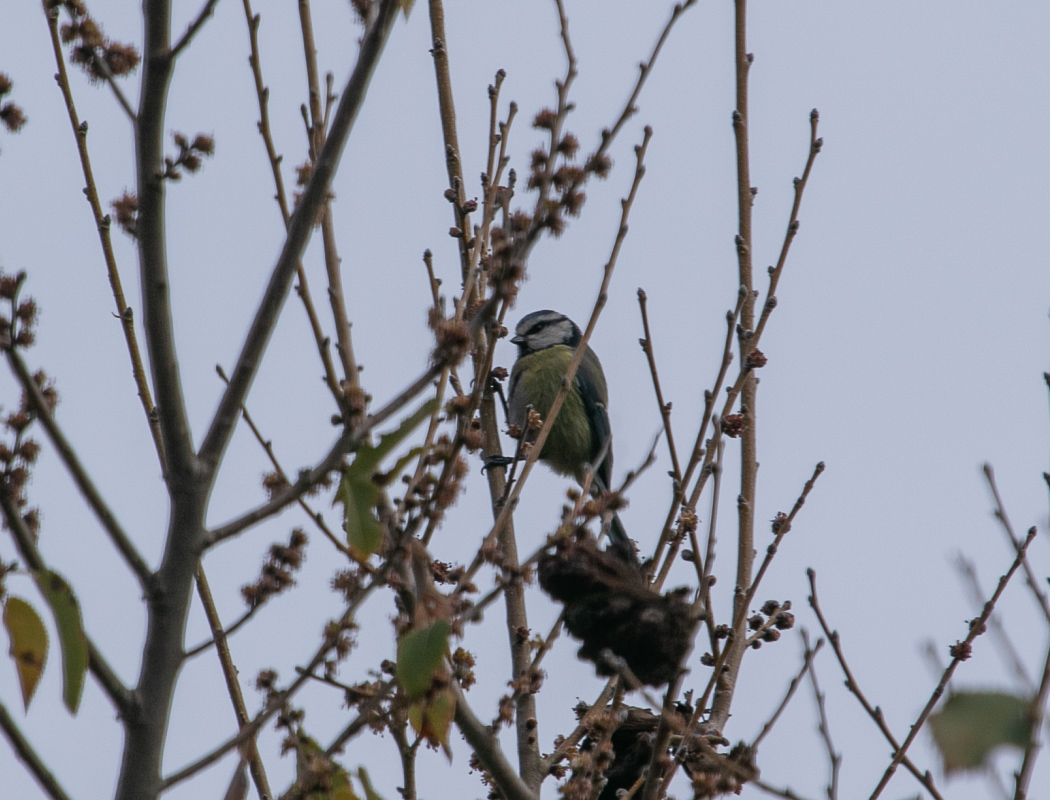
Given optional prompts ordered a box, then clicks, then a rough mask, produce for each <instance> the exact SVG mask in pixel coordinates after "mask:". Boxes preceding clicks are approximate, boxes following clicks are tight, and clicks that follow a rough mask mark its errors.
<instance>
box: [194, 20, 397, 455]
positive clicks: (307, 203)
mask: <svg viewBox="0 0 1050 800" xmlns="http://www.w3.org/2000/svg"><path fill="white" fill-rule="evenodd" d="M399 8H400V2H399V1H398V0H380V8H379V15H378V17H377V18H376V21H375V22H374V23H373V25H372V27H371V28H370V29H369V30H368V32H367V33H366V34H365V38H364V40H363V41H362V43H361V50H360V52H359V53H358V57H357V64H356V66H355V67H354V71H353V73H352V74H351V75H350V79H349V81H348V82H347V85H346V88H345V89H344V90H343V93H342V96H341V97H340V99H339V107H338V109H337V110H336V113H335V117H334V118H333V120H332V127H331V130H330V131H329V133H328V138H327V140H326V141H325V144H324V147H323V148H322V150H321V152H320V154H319V155H318V158H317V162H316V163H315V164H314V169H313V174H312V175H311V177H310V182H309V184H307V186H306V189H305V190H304V191H303V196H302V199H301V200H300V201H299V205H298V207H297V208H296V210H295V213H294V214H293V215H292V219H291V223H290V225H289V228H288V238H287V239H286V240H285V243H284V248H283V249H282V251H281V255H280V258H278V260H277V264H276V266H275V267H274V269H273V272H272V274H271V276H270V283H269V285H268V286H267V288H266V292H265V294H264V296H263V300H262V303H261V304H260V306H259V309H258V311H257V312H256V315H255V319H254V320H253V321H252V325H251V328H250V329H249V331H248V336H247V338H246V339H245V342H244V346H243V348H242V350H241V354H240V356H239V357H238V358H237V364H236V366H235V367H234V369H233V371H232V372H231V374H230V385H229V387H228V388H227V390H226V391H225V392H224V393H223V396H222V399H221V400H220V401H219V409H218V411H216V413H215V417H214V418H213V419H212V423H211V427H210V428H209V430H208V433H207V435H206V436H205V438H204V443H203V444H202V445H201V449H200V458H201V461H202V462H203V463H204V465H205V466H204V469H205V470H206V471H208V472H214V471H215V469H216V468H217V467H218V464H219V461H220V460H221V458H222V454H223V452H224V451H225V450H226V446H227V445H228V444H229V441H230V436H231V435H232V433H233V428H234V425H235V424H236V421H237V414H238V412H239V411H240V407H241V404H242V403H243V402H244V400H245V398H246V397H247V394H248V390H249V389H250V388H251V384H252V381H253V380H254V378H255V373H256V372H257V371H258V369H259V364H260V362H261V360H262V355H263V352H264V351H265V349H266V345H267V343H268V342H269V340H270V335H271V334H272V333H273V328H274V325H275V324H276V322H277V316H278V314H279V313H280V310H281V306H282V305H283V304H284V299H285V297H286V296H287V295H288V289H289V287H290V286H291V282H292V275H293V274H294V272H295V268H296V265H297V264H298V263H299V259H300V258H301V257H302V253H303V250H304V249H305V248H306V244H307V242H308V241H309V239H310V234H311V233H312V230H313V226H314V223H315V221H316V219H317V215H318V213H319V212H320V210H321V208H322V207H323V206H324V203H325V201H326V200H327V198H328V189H329V187H330V186H331V183H332V178H333V177H334V176H335V171H336V169H337V168H338V166H339V160H340V157H341V156H342V152H343V147H344V146H345V145H346V141H347V138H348V137H349V135H350V130H351V129H352V128H353V125H354V121H355V120H356V119H357V112H358V111H359V110H360V108H361V105H362V103H363V102H364V99H365V94H366V93H367V91H368V85H369V83H370V82H371V79H372V74H373V72H374V71H375V67H376V64H377V63H378V61H379V57H380V55H381V54H382V52H383V46H384V45H385V44H386V40H387V38H388V37H389V35H390V31H391V30H392V29H393V23H394V20H395V19H396V18H397V12H398V9H399Z"/></svg>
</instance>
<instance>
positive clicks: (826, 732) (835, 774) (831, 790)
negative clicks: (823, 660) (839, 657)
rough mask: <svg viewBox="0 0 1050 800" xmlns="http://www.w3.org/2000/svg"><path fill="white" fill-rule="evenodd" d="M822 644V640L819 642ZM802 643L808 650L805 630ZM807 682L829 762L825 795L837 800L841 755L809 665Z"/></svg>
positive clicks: (807, 637) (814, 674) (821, 695)
mask: <svg viewBox="0 0 1050 800" xmlns="http://www.w3.org/2000/svg"><path fill="white" fill-rule="evenodd" d="M819 641H820V642H823V641H824V640H823V639H820V640H819ZM802 643H803V644H804V645H805V647H806V649H807V650H808V649H809V634H808V633H807V632H806V629H805V628H803V629H802ZM809 682H810V685H811V686H812V687H813V697H814V699H815V700H816V703H817V713H818V714H819V716H820V723H819V725H818V726H817V730H818V731H819V732H820V738H821V739H823V740H824V746H825V747H826V748H827V751H828V760H829V761H830V762H831V778H830V780H829V781H828V788H827V795H828V800H838V797H839V768H840V767H841V766H842V754H841V753H838V752H836V751H835V745H834V743H832V741H831V727H830V726H829V725H828V712H827V708H826V707H825V698H824V693H823V692H822V691H821V690H820V684H819V683H817V668H816V667H815V666H813V665H812V664H811V665H810V668H809Z"/></svg>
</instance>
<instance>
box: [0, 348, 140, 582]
mask: <svg viewBox="0 0 1050 800" xmlns="http://www.w3.org/2000/svg"><path fill="white" fill-rule="evenodd" d="M6 355H7V363H8V364H9V365H10V366H11V371H12V372H14V373H15V377H17V378H18V382H19V383H20V384H21V385H22V391H23V392H25V394H26V397H27V398H28V400H29V406H30V408H32V409H33V413H34V415H35V416H36V418H37V419H38V420H39V421H40V424H41V425H43V426H44V430H45V431H47V435H48V438H49V439H50V440H51V444H52V445H54V447H55V450H56V451H57V452H58V455H59V458H61V459H62V463H63V464H64V465H65V467H66V469H67V470H69V474H70V476H72V478H73V482H74V483H75V484H76V485H77V488H78V489H79V490H80V494H81V495H83V497H84V500H85V501H86V502H87V504H88V506H90V507H91V510H92V511H93V512H94V513H95V516H96V517H97V518H98V521H99V523H100V524H101V525H102V529H103V530H104V531H105V532H106V534H107V535H108V536H109V538H110V541H112V542H113V545H114V546H115V547H116V548H117V550H118V551H119V552H120V554H121V555H122V556H123V557H124V561H125V562H126V563H127V565H128V567H130V568H131V571H132V572H133V573H134V574H135V577H136V578H138V581H139V585H140V586H141V587H142V591H143V592H145V593H149V592H151V591H153V589H154V577H153V572H152V571H151V570H150V568H149V565H148V564H146V561H145V559H143V558H142V556H141V555H140V554H139V552H138V550H137V549H136V548H135V545H134V544H133V543H132V541H131V538H130V537H129V536H128V535H127V533H125V532H124V529H123V528H122V527H121V525H120V523H119V522H117V518H116V516H114V514H113V512H112V511H110V509H109V506H108V505H106V501H105V500H103V499H102V495H101V494H100V493H99V491H98V487H96V486H95V484H94V482H93V481H92V480H91V476H90V475H88V472H87V470H86V469H84V465H83V464H81V463H80V459H79V458H77V454H76V451H75V450H74V449H73V446H72V445H71V444H70V443H69V441H68V440H67V439H66V437H65V435H64V434H63V433H62V430H61V429H60V428H59V427H58V423H57V422H55V418H54V417H53V416H52V415H51V412H50V411H49V410H48V407H47V402H46V401H45V400H44V397H43V395H42V394H41V393H40V387H39V386H37V383H36V381H35V380H33V376H32V375H30V374H29V370H28V369H27V368H26V365H25V362H24V361H22V357H21V356H20V355H18V353H17V352H15V349H14V348H11V349H10V350H7V351H6Z"/></svg>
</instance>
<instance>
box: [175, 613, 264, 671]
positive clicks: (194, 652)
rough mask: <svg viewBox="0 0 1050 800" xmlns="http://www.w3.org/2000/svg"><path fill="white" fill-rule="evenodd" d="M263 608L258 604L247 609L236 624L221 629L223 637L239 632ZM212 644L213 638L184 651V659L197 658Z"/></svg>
mask: <svg viewBox="0 0 1050 800" xmlns="http://www.w3.org/2000/svg"><path fill="white" fill-rule="evenodd" d="M265 606H266V604H265V603H259V604H257V605H254V606H252V607H251V608H249V609H248V610H247V611H245V612H244V613H243V614H241V616H240V617H238V618H237V621H236V622H234V623H233V624H232V625H230V626H229V627H227V628H223V631H222V633H223V636H225V637H226V638H227V639H229V638H230V637H231V636H233V634H235V633H236V632H237V631H239V630H240V629H241V628H243V627H244V626H245V625H246V624H247V623H248V621H249V620H250V619H251V618H252V617H254V616H255V614H256V612H258V611H259V610H261V609H262V608H264V607H265ZM213 644H215V638H214V637H212V638H211V639H208V640H207V641H206V642H201V643H200V644H198V645H195V646H194V647H191V648H189V649H188V650H187V651H186V655H185V658H186V659H190V658H195V657H196V656H199V655H200V654H201V653H203V652H204V651H205V650H207V649H208V648H209V647H211V646H212V645H213Z"/></svg>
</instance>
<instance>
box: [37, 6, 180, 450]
mask: <svg viewBox="0 0 1050 800" xmlns="http://www.w3.org/2000/svg"><path fill="white" fill-rule="evenodd" d="M47 25H48V29H49V30H50V32H51V48H52V50H53V51H54V54H55V65H56V67H57V68H58V72H57V73H55V77H56V79H57V80H58V86H59V88H60V89H61V90H62V97H63V99H64V100H65V102H66V112H67V114H68V115H69V124H70V125H71V126H72V127H73V133H74V135H75V136H76V142H77V152H78V154H79V155H80V166H81V169H82V171H83V173H84V185H85V191H84V194H85V195H86V196H87V199H88V203H90V205H91V213H92V215H93V216H94V218H95V225H96V227H97V228H98V236H99V241H100V243H101V244H102V256H103V258H104V259H105V261H106V272H107V274H108V276H109V285H110V289H111V290H112V292H113V300H114V301H115V303H116V306H117V316H118V317H119V318H120V323H121V329H122V330H123V332H124V341H125V344H126V345H127V348H128V355H130V356H131V372H132V375H133V377H134V379H135V386H136V388H137V389H138V394H139V399H140V400H141V402H142V408H143V410H144V411H145V412H146V419H147V420H149V427H150V433H151V434H153V444H154V447H155V448H156V450H157V457H158V458H159V459H160V466H161V469H164V442H163V440H162V439H161V435H160V420H159V418H158V417H157V415H156V413H155V410H154V406H153V397H152V395H151V393H150V388H149V381H148V380H147V379H146V370H145V367H143V365H142V353H141V352H140V351H139V343H138V338H137V337H136V335H135V320H134V314H133V313H132V310H131V307H130V306H128V304H127V301H126V300H125V299H124V287H123V284H122V283H121V280H120V272H119V271H118V269H117V259H116V256H115V255H114V253H113V242H112V239H111V237H110V217H109V215H108V214H105V213H103V211H102V203H101V202H100V201H99V198H98V188H97V186H96V185H95V173H94V170H93V169H92V168H91V158H90V156H89V154H88V149H87V133H88V126H87V122H81V121H80V117H79V115H78V114H77V109H76V105H75V104H74V102H73V91H72V89H71V88H70V85H69V74H68V72H67V71H66V60H65V57H64V56H63V54H62V40H61V37H60V36H59V30H58V9H57V8H55V9H51V10H49V11H48V12H47ZM125 102H126V101H125ZM127 110H128V111H129V112H130V113H131V119H132V122H134V121H135V114H134V112H131V111H130V107H129V108H128V109H127Z"/></svg>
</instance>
